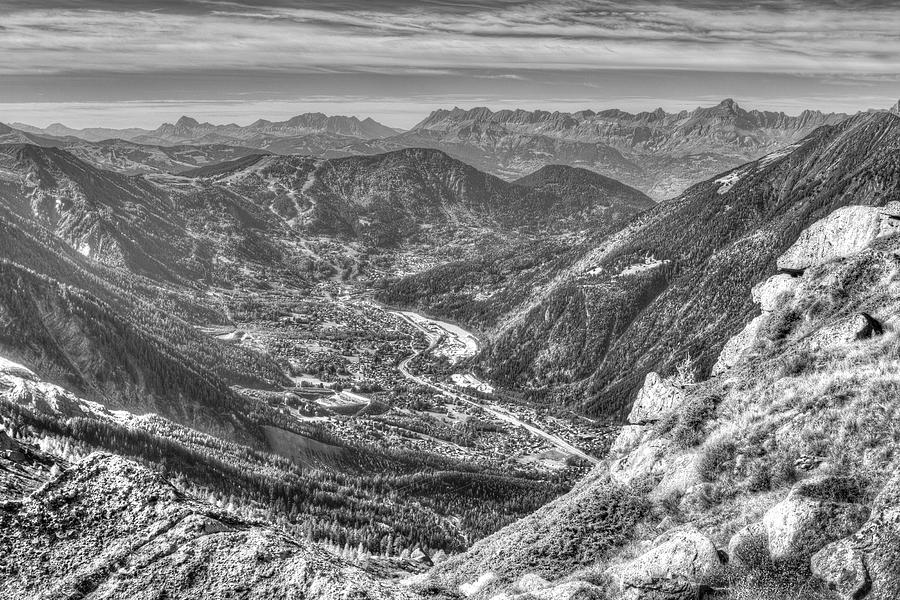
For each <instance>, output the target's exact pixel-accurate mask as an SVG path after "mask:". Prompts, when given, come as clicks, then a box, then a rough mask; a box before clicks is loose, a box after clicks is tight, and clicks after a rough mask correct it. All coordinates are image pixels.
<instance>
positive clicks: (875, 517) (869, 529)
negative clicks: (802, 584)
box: [810, 474, 900, 600]
mask: <svg viewBox="0 0 900 600" xmlns="http://www.w3.org/2000/svg"><path fill="white" fill-rule="evenodd" d="M810 567H811V568H812V572H813V575H815V576H816V577H818V578H819V579H821V580H823V581H824V582H826V583H827V584H828V586H829V587H830V588H832V589H833V590H835V591H836V592H837V593H838V594H839V597H840V598H842V599H847V600H859V599H861V598H864V599H865V600H893V599H896V598H900V474H898V475H895V476H894V477H893V478H892V479H891V481H890V482H889V483H888V484H887V485H886V486H885V487H884V489H883V490H882V491H881V493H880V494H879V495H878V498H876V500H875V503H874V506H873V510H872V515H871V517H870V518H869V520H868V521H866V523H865V524H864V525H863V526H862V527H861V528H860V529H859V530H858V531H856V533H854V534H852V535H850V536H849V537H845V538H843V539H840V540H837V541H835V542H832V543H831V544H828V545H827V546H825V547H824V548H822V549H821V550H820V551H819V552H817V553H816V554H814V555H813V557H812V559H811V560H810Z"/></svg>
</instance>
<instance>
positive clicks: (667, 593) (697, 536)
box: [612, 526, 725, 600]
mask: <svg viewBox="0 0 900 600" xmlns="http://www.w3.org/2000/svg"><path fill="white" fill-rule="evenodd" d="M724 570H725V569H724V565H723V564H722V560H721V558H720V555H719V552H718V550H717V549H716V547H715V545H714V544H713V543H712V541H710V539H709V538H708V537H706V536H705V535H703V534H702V533H700V532H699V531H698V530H697V529H696V528H694V527H692V526H686V527H682V528H678V529H674V530H671V531H668V532H666V533H664V534H663V535H662V536H660V537H659V538H657V539H656V541H655V542H654V547H653V549H651V550H649V551H648V552H645V553H644V554H642V555H641V556H639V557H638V558H636V559H634V560H633V561H631V562H630V563H628V564H627V565H624V566H623V567H620V568H619V569H617V570H616V572H615V573H613V574H612V575H613V577H614V579H616V580H618V582H619V583H620V585H621V587H622V591H623V597H624V598H629V599H630V600H662V599H664V598H665V599H667V600H679V599H682V598H684V599H688V598H691V599H693V598H696V597H697V595H698V590H699V589H700V588H701V586H709V585H715V584H716V583H718V582H719V581H720V580H721V579H722V578H723V576H724Z"/></svg>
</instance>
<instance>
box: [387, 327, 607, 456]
mask: <svg viewBox="0 0 900 600" xmlns="http://www.w3.org/2000/svg"><path fill="white" fill-rule="evenodd" d="M392 312H393V314H395V315H397V316H399V317H400V318H402V319H403V320H405V321H406V322H408V323H410V324H412V325H413V326H414V327H416V328H417V329H419V330H420V331H422V333H424V334H425V335H426V337H428V336H432V335H433V331H429V330H428V329H426V328H425V327H424V326H423V325H422V324H421V321H429V322H431V323H434V324H436V325H438V326H440V327H441V329H443V330H444V331H445V333H446V335H448V336H453V335H455V334H454V330H456V329H459V328H458V327H456V326H453V327H445V326H443V325H446V324H443V323H442V322H441V321H436V320H434V319H429V318H427V317H423V316H422V315H417V316H418V317H419V319H412V318H410V317H409V315H408V314H407V313H403V312H398V311H392ZM468 335H469V336H470V337H471V338H473V339H476V338H475V337H474V336H472V335H471V334H468ZM431 349H432V346H429V347H428V349H427V350H425V352H428V351H430V350H431ZM412 351H413V354H412V355H411V356H409V357H407V358H405V359H404V360H403V362H401V363H400V364H399V365H398V367H397V368H398V370H399V371H400V373H401V374H402V375H403V376H404V377H406V378H407V379H409V380H411V381H414V382H415V383H418V384H419V385H424V386H426V387H428V388H431V389H433V390H434V391H436V392H438V393H440V394H442V395H444V396H446V397H448V398H452V399H453V400H456V401H458V402H464V403H466V404H470V405H472V406H475V407H478V408H480V409H482V410H484V411H485V412H488V413H490V414H491V415H493V416H494V417H496V418H497V419H498V420H500V421H503V422H505V423H509V424H510V425H513V426H514V427H521V428H522V429H525V430H526V431H528V432H529V433H531V434H532V435H535V436H537V437H541V438H543V439H545V440H547V441H548V442H550V443H551V444H552V445H553V446H555V447H556V448H557V449H559V450H560V451H562V452H563V453H565V454H568V455H571V456H577V457H579V458H582V459H584V460H586V461H588V462H590V463H592V464H597V463H599V462H600V461H599V460H598V459H597V458H596V457H594V456H591V455H590V454H587V453H586V452H584V451H583V450H580V449H579V448H576V447H575V446H573V445H572V444H570V443H569V442H567V441H566V440H564V439H562V438H561V437H559V436H558V435H555V434H553V433H550V432H549V431H545V430H543V429H541V428H540V427H537V426H535V425H532V424H531V423H527V422H525V421H523V420H521V419H520V418H518V417H517V416H515V415H514V414H512V413H510V412H509V411H507V410H506V409H504V408H502V407H500V406H497V405H496V404H486V403H483V402H481V401H479V399H478V398H475V397H474V396H469V395H468V394H465V393H463V392H459V391H456V390H453V389H450V388H449V387H448V386H445V385H443V384H440V383H435V382H433V381H431V380H429V379H427V378H426V377H423V376H421V375H416V374H415V373H413V372H412V371H410V370H409V363H410V362H411V361H412V360H413V359H414V358H415V357H417V356H419V355H420V354H422V352H423V351H422V350H417V349H416V348H415V347H413V348H412ZM476 351H477V348H476Z"/></svg>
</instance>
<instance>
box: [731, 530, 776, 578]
mask: <svg viewBox="0 0 900 600" xmlns="http://www.w3.org/2000/svg"><path fill="white" fill-rule="evenodd" d="M770 560H771V556H770V555H769V534H768V533H767V532H766V526H765V524H764V523H763V522H762V521H758V522H756V523H751V524H750V525H747V526H746V527H744V528H743V529H741V530H740V531H738V532H737V533H735V534H734V535H733V536H731V539H730V540H729V541H728V562H729V564H730V565H731V566H732V568H738V569H741V568H743V569H747V568H753V567H757V566H760V565H762V564H765V563H767V562H769V561H770Z"/></svg>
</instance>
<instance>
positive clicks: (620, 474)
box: [609, 438, 674, 485]
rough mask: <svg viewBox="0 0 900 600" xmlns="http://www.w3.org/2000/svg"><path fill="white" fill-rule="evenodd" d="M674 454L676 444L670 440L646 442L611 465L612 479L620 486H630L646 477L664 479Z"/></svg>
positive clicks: (659, 439) (658, 439)
mask: <svg viewBox="0 0 900 600" xmlns="http://www.w3.org/2000/svg"><path fill="white" fill-rule="evenodd" d="M673 452H674V444H673V443H672V442H671V441H670V440H666V439H662V438H656V439H652V440H650V441H647V442H644V443H642V444H641V445H640V446H638V447H637V448H635V449H634V450H632V451H631V452H630V453H629V454H628V455H627V456H625V457H623V458H620V459H617V460H614V461H613V462H612V463H611V464H610V467H609V474H610V477H612V479H613V481H615V482H616V483H618V484H620V485H630V484H632V483H634V482H635V481H638V480H640V479H643V478H646V477H662V476H663V475H664V474H665V473H666V472H667V470H668V469H667V467H668V464H669V461H668V459H669V458H670V457H671V456H672V454H673Z"/></svg>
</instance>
